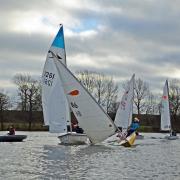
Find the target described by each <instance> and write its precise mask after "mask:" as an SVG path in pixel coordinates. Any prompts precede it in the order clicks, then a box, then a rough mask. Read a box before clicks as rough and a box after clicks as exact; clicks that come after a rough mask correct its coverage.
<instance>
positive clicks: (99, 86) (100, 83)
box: [94, 73, 106, 106]
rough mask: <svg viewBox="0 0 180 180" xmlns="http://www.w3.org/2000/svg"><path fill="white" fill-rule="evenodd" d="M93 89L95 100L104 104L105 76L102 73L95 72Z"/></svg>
mask: <svg viewBox="0 0 180 180" xmlns="http://www.w3.org/2000/svg"><path fill="white" fill-rule="evenodd" d="M94 77H95V90H94V96H95V98H96V100H97V102H98V103H99V104H100V105H101V106H104V103H105V98H104V97H105V93H106V83H105V82H106V77H105V76H104V74H100V73H96V74H95V76H94Z"/></svg>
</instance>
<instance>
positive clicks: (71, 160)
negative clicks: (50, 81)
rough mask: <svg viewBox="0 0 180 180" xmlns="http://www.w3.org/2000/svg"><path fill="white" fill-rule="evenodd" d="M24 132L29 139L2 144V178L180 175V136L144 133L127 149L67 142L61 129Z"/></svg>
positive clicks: (115, 179) (113, 179) (114, 179)
mask: <svg viewBox="0 0 180 180" xmlns="http://www.w3.org/2000/svg"><path fill="white" fill-rule="evenodd" d="M1 134H2V132H1ZM17 134H18V133H17ZM21 134H27V135H28V138H27V139H26V140H25V141H24V142H17V143H5V142H3V143H2V142H1V143H0V150H1V153H0V180H1V179H2V180H6V179H7V180H21V179H22V180H29V179H38V180H39V179H40V180H41V179H43V180H44V179H45V180H49V179H53V180H54V179H55V180H56V179H62V180H63V179H64V180H66V179H67V180H82V179H83V180H86V179H88V180H101V179H103V180H121V179H132V180H134V179H138V180H141V179H162V180H164V179H166V180H167V179H170V180H174V179H177V180H179V179H180V139H179V140H174V141H168V140H164V139H163V137H164V135H162V134H144V135H145V139H144V140H136V142H135V146H134V147H132V148H124V147H121V146H115V145H109V144H106V143H105V144H100V145H94V146H88V145H83V146H62V145H59V144H58V143H59V141H58V139H57V134H49V133H48V132H31V133H27V132H22V133H21Z"/></svg>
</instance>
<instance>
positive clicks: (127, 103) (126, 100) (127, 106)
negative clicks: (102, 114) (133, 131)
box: [114, 74, 135, 129]
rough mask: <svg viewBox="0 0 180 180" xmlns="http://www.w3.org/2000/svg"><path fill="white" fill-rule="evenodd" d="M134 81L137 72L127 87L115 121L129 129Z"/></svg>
mask: <svg viewBox="0 0 180 180" xmlns="http://www.w3.org/2000/svg"><path fill="white" fill-rule="evenodd" d="M134 81H135V74H133V76H132V78H131V80H130V81H129V83H128V86H127V87H126V89H125V92H124V94H123V96H122V98H121V101H120V104H119V107H118V110H117V113H116V117H115V121H114V123H115V124H116V125H117V126H118V127H122V129H127V127H128V126H130V124H131V122H132V113H133V98H134Z"/></svg>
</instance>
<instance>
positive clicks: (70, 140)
mask: <svg viewBox="0 0 180 180" xmlns="http://www.w3.org/2000/svg"><path fill="white" fill-rule="evenodd" d="M58 138H59V139H60V143H61V144H63V145H81V144H88V137H87V136H86V134H79V133H67V134H63V135H60V136H58Z"/></svg>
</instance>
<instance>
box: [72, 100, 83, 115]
mask: <svg viewBox="0 0 180 180" xmlns="http://www.w3.org/2000/svg"><path fill="white" fill-rule="evenodd" d="M70 104H71V107H72V109H73V110H74V112H75V114H76V116H79V117H80V116H82V114H81V112H80V111H79V110H78V107H79V106H78V105H77V104H76V103H75V102H71V103H70Z"/></svg>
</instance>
